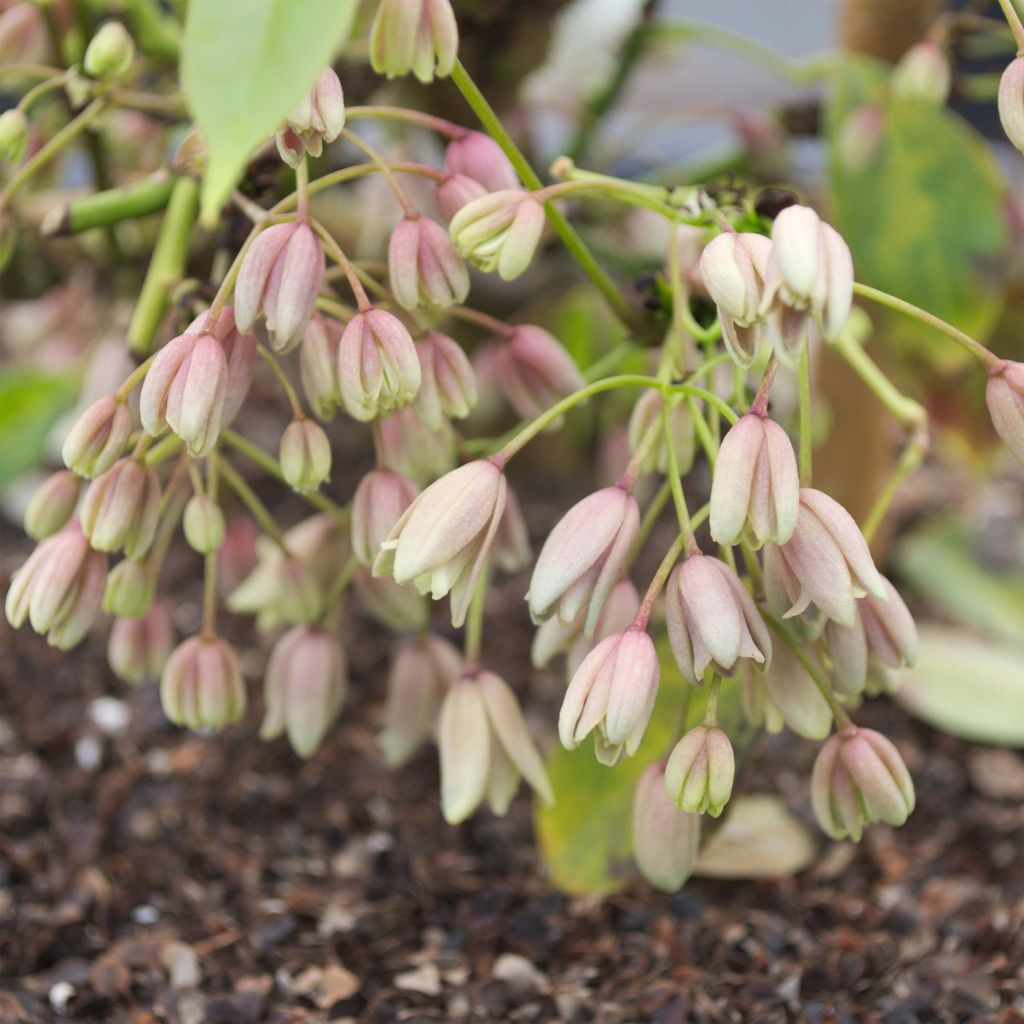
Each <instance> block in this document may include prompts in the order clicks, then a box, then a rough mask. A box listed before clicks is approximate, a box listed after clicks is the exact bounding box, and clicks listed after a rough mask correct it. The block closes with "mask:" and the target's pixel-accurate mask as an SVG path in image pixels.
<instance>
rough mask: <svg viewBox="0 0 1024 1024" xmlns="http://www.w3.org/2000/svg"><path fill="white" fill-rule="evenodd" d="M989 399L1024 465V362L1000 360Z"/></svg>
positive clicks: (991, 379)
mask: <svg viewBox="0 0 1024 1024" xmlns="http://www.w3.org/2000/svg"><path fill="white" fill-rule="evenodd" d="M1022 59H1024V58H1022ZM1022 137H1024V136H1022ZM985 401H986V403H987V404H988V413H989V415H990V416H991V417H992V423H993V425H994V426H995V428H996V432H997V433H998V434H999V436H1000V437H1001V438H1002V439H1003V443H1004V444H1005V445H1006V447H1007V448H1009V449H1010V451H1011V452H1012V454H1013V457H1014V458H1015V459H1016V460H1017V461H1018V462H1019V463H1021V465H1024V363H1011V362H1001V363H999V364H998V365H997V366H996V368H995V369H993V370H992V371H991V373H990V375H989V378H988V384H987V385H986V387H985Z"/></svg>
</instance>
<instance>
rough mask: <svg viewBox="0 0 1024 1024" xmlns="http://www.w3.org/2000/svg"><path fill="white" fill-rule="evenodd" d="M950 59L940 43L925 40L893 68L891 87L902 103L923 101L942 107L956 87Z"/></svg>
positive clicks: (913, 47) (912, 48) (908, 52)
mask: <svg viewBox="0 0 1024 1024" xmlns="http://www.w3.org/2000/svg"><path fill="white" fill-rule="evenodd" d="M952 77H953V76H952V74H951V72H950V68H949V59H948V58H947V57H946V55H945V53H943V51H942V47H941V46H939V44H938V43H935V42H932V41H931V40H925V41H924V42H922V43H918V44H917V45H916V46H912V47H911V48H910V49H909V50H907V52H906V53H905V54H903V56H902V57H901V58H900V59H899V61H898V63H897V64H896V67H895V68H893V72H892V78H891V79H890V80H889V87H890V89H891V90H892V94H893V96H895V97H896V98H897V99H901V100H922V101H923V102H925V103H931V104H932V105H934V106H936V107H941V106H943V105H944V104H945V102H946V100H948V99H949V90H950V87H951V85H952Z"/></svg>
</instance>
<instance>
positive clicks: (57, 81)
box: [18, 72, 68, 114]
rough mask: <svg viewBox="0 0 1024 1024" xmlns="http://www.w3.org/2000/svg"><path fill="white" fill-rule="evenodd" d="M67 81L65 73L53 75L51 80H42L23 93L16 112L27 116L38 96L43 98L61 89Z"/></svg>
mask: <svg viewBox="0 0 1024 1024" xmlns="http://www.w3.org/2000/svg"><path fill="white" fill-rule="evenodd" d="M67 80H68V75H67V73H66V72H64V73H62V74H59V75H55V76H53V77H51V78H45V79H43V81H41V82H39V83H37V84H36V85H34V86H32V88H31V89H29V91H28V92H27V93H25V95H24V96H22V97H21V99H20V100H18V110H20V111H21V112H22V113H23V114H27V113H28V112H29V110H30V109H31V107H32V104H33V103H35V101H36V100H37V99H39V97H40V96H45V95H46V94H47V93H48V92H52V91H53V90H54V89H60V88H62V87H63V86H64V85H65V84H66V83H67Z"/></svg>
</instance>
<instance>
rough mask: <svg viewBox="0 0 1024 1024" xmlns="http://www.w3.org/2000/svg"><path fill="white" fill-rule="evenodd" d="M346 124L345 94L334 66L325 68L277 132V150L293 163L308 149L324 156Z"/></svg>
mask: <svg viewBox="0 0 1024 1024" xmlns="http://www.w3.org/2000/svg"><path fill="white" fill-rule="evenodd" d="M344 127H345V97H344V95H343V94H342V90H341V80H340V79H339V78H338V76H337V75H336V74H335V72H334V69H333V68H324V70H323V71H321V72H320V77H319V78H318V79H317V80H316V85H314V86H313V88H312V89H311V90H310V91H309V92H308V93H306V95H305V96H303V97H302V99H301V100H299V102H298V103H297V104H296V105H295V107H294V108H293V109H292V111H291V113H290V114H289V115H288V117H287V124H286V125H285V127H284V128H283V129H282V130H281V131H279V132H278V133H277V135H276V140H277V152H278V153H279V154H280V156H281V159H282V160H283V161H284V162H285V163H286V164H288V166H289V167H298V166H299V164H300V163H302V160H303V158H304V157H305V155H306V154H307V153H308V154H309V155H310V156H313V157H316V156H320V154H321V153H322V152H323V149H324V143H325V142H326V143H327V144H328V145H330V143H332V142H333V141H334V140H335V139H336V138H337V137H338V136H339V135H340V134H341V130H342V128H344Z"/></svg>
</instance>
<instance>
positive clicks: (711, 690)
mask: <svg viewBox="0 0 1024 1024" xmlns="http://www.w3.org/2000/svg"><path fill="white" fill-rule="evenodd" d="M721 689H722V677H721V676H720V675H719V674H718V673H717V672H713V673H712V675H711V685H710V686H709V687H708V703H707V706H706V707H705V709H704V724H705V725H706V726H708V728H710V729H714V728H715V726H717V725H718V695H719V693H720V692H721Z"/></svg>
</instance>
